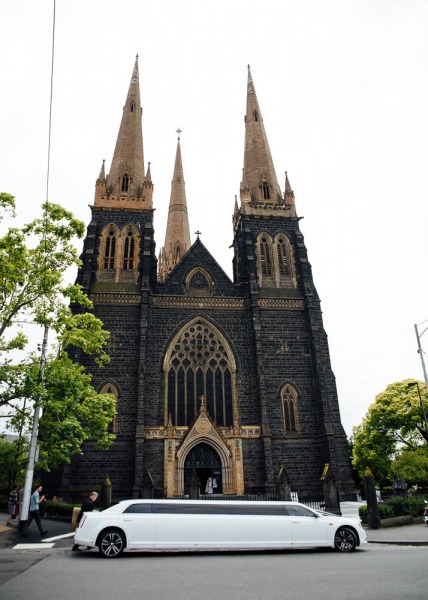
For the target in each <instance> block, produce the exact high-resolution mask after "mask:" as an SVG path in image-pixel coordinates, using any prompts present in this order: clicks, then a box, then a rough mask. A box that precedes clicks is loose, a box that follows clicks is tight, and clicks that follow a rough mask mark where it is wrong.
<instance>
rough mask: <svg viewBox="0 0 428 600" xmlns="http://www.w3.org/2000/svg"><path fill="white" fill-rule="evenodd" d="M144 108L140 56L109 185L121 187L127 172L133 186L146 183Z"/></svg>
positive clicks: (122, 123) (121, 127)
mask: <svg viewBox="0 0 428 600" xmlns="http://www.w3.org/2000/svg"><path fill="white" fill-rule="evenodd" d="M141 117H142V108H141V100H140V82H139V74H138V56H137V57H136V59H135V65H134V70H133V71H132V77H131V82H130V84H129V89H128V95H127V97H126V102H125V106H124V107H123V115H122V122H121V124H120V129H119V135H118V137H117V142H116V148H115V150H114V155H113V161H112V164H111V168H110V174H109V177H108V179H109V184H111V185H114V186H116V185H117V186H119V182H120V180H121V178H122V176H123V174H124V173H125V172H128V175H129V177H130V179H132V184H133V185H134V186H135V185H137V186H138V185H140V184H142V183H143V181H144V153H143V132H142V119H141Z"/></svg>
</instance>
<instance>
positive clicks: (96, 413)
mask: <svg viewBox="0 0 428 600" xmlns="http://www.w3.org/2000/svg"><path fill="white" fill-rule="evenodd" d="M42 209H43V218H42V219H35V220H34V221H32V222H31V223H29V224H28V225H25V226H24V227H22V228H16V227H10V228H8V229H7V231H5V232H4V234H3V233H2V235H1V236H0V407H2V416H3V417H4V418H6V419H7V421H8V426H9V428H11V429H12V430H15V431H20V430H21V429H22V428H24V430H25V428H27V429H28V427H29V425H30V421H31V415H32V411H33V407H34V402H35V401H37V402H40V406H41V409H42V417H41V420H40V426H39V448H40V454H39V466H41V467H43V468H45V469H49V468H53V467H57V466H58V465H59V464H61V463H62V462H68V461H69V460H70V457H71V456H72V455H73V454H76V453H79V452H81V447H82V443H83V442H84V441H85V440H96V441H97V443H98V445H99V446H101V447H102V448H105V447H107V446H108V445H109V444H110V443H111V441H112V439H113V436H112V435H111V434H110V433H109V432H108V426H109V423H110V422H111V421H112V419H113V417H114V414H115V400H114V397H113V396H112V395H110V394H98V393H97V392H96V391H95V390H94V388H93V387H92V384H91V376H90V375H89V374H88V373H86V371H85V369H84V367H83V366H81V365H79V364H77V363H76V362H74V361H73V360H72V359H71V356H72V355H75V354H76V353H84V354H87V355H90V356H92V357H93V360H95V362H96V363H97V364H98V365H99V366H103V365H104V364H106V363H107V362H108V361H109V358H108V355H107V353H106V351H105V348H106V344H107V341H108V337H109V333H108V332H106V331H105V330H104V329H103V325H102V322H101V321H100V320H99V319H97V318H96V317H95V316H94V315H93V314H92V313H91V312H90V311H91V308H92V303H91V302H90V300H89V299H88V297H87V296H86V295H85V294H84V293H83V292H82V290H81V289H80V287H79V286H76V285H67V284H66V283H65V281H64V272H65V271H66V270H67V269H68V268H69V267H71V266H73V265H74V266H78V265H79V264H80V261H79V258H78V255H77V251H76V249H75V248H74V246H73V244H72V240H73V238H75V237H78V238H81V237H83V235H84V225H83V223H82V222H81V221H78V220H77V219H75V218H74V216H73V215H72V213H70V212H68V211H66V210H65V209H64V208H62V207H61V206H59V205H57V204H51V203H49V204H45V205H43V207H42ZM6 213H9V214H10V216H11V217H14V216H15V199H14V198H13V196H11V195H10V194H5V193H0V225H1V221H2V218H3V216H4V215H5V214H6ZM70 303H71V304H74V305H75V306H76V307H78V308H77V310H75V311H74V314H73V312H72V311H71V309H70ZM29 323H36V324H40V325H45V326H49V327H50V328H51V329H53V330H54V332H55V334H56V345H55V348H54V352H53V353H51V354H49V355H48V357H47V360H46V363H45V368H44V385H41V383H40V357H38V356H37V355H36V354H25V357H24V358H23V359H20V360H14V358H11V356H13V353H12V354H11V351H13V350H24V349H25V347H26V344H27V342H28V340H27V336H26V335H25V326H26V325H27V324H29Z"/></svg>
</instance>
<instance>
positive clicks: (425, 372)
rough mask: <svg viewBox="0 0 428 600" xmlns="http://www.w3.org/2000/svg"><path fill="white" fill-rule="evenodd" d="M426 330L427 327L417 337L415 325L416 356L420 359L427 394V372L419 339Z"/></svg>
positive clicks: (417, 332) (416, 326)
mask: <svg viewBox="0 0 428 600" xmlns="http://www.w3.org/2000/svg"><path fill="white" fill-rule="evenodd" d="M426 322H427V321H424V322H423V323H419V325H423V324H424V323H426ZM427 329H428V327H425V329H424V330H423V332H422V333H421V334H420V335H419V331H418V325H415V332H416V339H417V340H418V354H419V356H420V357H421V363H422V371H423V373H424V380H425V389H426V390H427V393H428V377H427V370H426V367H425V360H424V353H423V350H422V346H421V337H422V336H423V334H424V333H425V331H426V330H427Z"/></svg>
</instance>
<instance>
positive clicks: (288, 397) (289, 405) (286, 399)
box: [281, 383, 298, 433]
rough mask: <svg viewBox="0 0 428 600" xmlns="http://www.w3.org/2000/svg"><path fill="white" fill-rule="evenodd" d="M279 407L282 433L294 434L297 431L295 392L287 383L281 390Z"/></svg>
mask: <svg viewBox="0 0 428 600" xmlns="http://www.w3.org/2000/svg"><path fill="white" fill-rule="evenodd" d="M281 405H282V418H283V429H284V433H290V432H296V431H297V430H298V418H297V392H296V390H295V388H294V387H293V386H292V385H290V384H289V383H287V384H286V385H285V386H284V387H283V388H282V390H281Z"/></svg>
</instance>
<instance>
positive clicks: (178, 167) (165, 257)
mask: <svg viewBox="0 0 428 600" xmlns="http://www.w3.org/2000/svg"><path fill="white" fill-rule="evenodd" d="M177 133H178V140H177V152H176V155H175V163H174V173H173V178H172V181H171V197H170V201H169V212H168V222H167V227H166V234H165V245H164V247H163V252H162V264H159V278H160V279H161V281H162V280H163V279H165V277H166V276H167V275H168V273H169V272H170V271H171V270H172V269H173V267H174V266H175V265H176V264H177V262H179V260H180V259H181V257H182V256H183V255H184V254H185V253H186V252H187V250H188V249H189V248H190V245H191V241H190V229H189V217H188V214H187V201H186V189H185V183H184V174H183V161H182V158H181V144H180V133H181V130H180V129H177Z"/></svg>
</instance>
